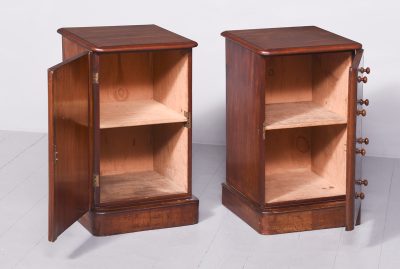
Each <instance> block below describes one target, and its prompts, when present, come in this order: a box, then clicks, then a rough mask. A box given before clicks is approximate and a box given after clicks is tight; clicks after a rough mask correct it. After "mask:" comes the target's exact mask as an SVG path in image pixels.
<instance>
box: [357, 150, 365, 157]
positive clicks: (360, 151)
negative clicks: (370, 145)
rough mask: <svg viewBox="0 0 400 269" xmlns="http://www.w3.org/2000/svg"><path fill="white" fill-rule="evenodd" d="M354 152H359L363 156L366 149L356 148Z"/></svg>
mask: <svg viewBox="0 0 400 269" xmlns="http://www.w3.org/2000/svg"><path fill="white" fill-rule="evenodd" d="M356 154H361V155H362V156H365V154H367V151H366V150H365V149H356Z"/></svg>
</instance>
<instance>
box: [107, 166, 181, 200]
mask: <svg viewBox="0 0 400 269" xmlns="http://www.w3.org/2000/svg"><path fill="white" fill-rule="evenodd" d="M101 180H102V186H101V189H100V190H101V193H100V196H101V202H102V203H107V202H113V201H115V200H124V199H132V200H135V199H146V198H152V197H160V196H166V195H173V194H181V193H186V189H185V188H183V187H182V186H181V185H179V184H176V183H175V181H174V180H172V179H170V178H168V177H166V176H164V175H162V174H160V173H157V172H156V171H143V172H129V173H124V174H118V175H109V176H104V177H102V179H101Z"/></svg>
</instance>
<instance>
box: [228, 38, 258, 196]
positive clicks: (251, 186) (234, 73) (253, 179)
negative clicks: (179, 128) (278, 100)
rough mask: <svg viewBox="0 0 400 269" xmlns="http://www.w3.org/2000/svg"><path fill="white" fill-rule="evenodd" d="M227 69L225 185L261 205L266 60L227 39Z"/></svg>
mask: <svg viewBox="0 0 400 269" xmlns="http://www.w3.org/2000/svg"><path fill="white" fill-rule="evenodd" d="M226 68H227V69H226V89H227V95H226V116H227V121H226V140H227V149H226V150H227V152H226V176H227V182H228V184H230V185H231V186H233V187H234V188H236V189H237V190H238V191H240V192H241V193H243V194H245V195H246V196H247V197H249V199H251V200H252V201H254V202H258V203H261V204H263V203H264V167H263V166H262V165H260V164H262V163H263V162H264V150H263V149H264V148H263V144H264V142H263V122H264V89H265V79H264V74H265V61H264V59H263V58H262V57H261V56H260V55H257V54H256V53H254V52H252V51H250V50H248V49H246V48H243V47H242V46H240V45H238V44H236V43H234V42H232V41H230V40H226ZM239 111H240V112H241V113H240V112H239Z"/></svg>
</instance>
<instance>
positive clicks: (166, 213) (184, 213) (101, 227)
mask: <svg viewBox="0 0 400 269" xmlns="http://www.w3.org/2000/svg"><path fill="white" fill-rule="evenodd" d="M198 207H199V200H198V199H197V198H196V197H194V196H192V197H191V198H189V199H180V200H164V201H155V202H152V203H144V204H130V205H129V204H128V205H126V206H124V207H103V208H96V209H94V210H91V211H90V212H88V213H87V214H86V215H84V216H83V217H82V218H81V219H80V223H81V224H82V225H83V226H85V228H86V229H87V230H88V231H89V232H91V233H92V234H93V235H95V236H105V235H113V234H120V233H128V232H137V231H144V230H153V229H161V228H168V227H176V226H183V225H191V224H196V223H197V222H198Z"/></svg>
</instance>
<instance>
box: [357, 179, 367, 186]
mask: <svg viewBox="0 0 400 269" xmlns="http://www.w3.org/2000/svg"><path fill="white" fill-rule="evenodd" d="M356 184H357V185H364V186H368V180H366V179H359V180H356Z"/></svg>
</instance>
